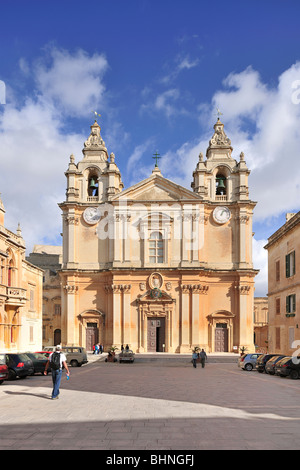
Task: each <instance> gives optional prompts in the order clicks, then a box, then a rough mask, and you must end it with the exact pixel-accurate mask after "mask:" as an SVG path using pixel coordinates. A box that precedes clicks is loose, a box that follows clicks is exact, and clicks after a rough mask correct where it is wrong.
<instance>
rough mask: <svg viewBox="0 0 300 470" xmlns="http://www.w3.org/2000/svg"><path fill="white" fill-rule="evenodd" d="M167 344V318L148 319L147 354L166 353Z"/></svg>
mask: <svg viewBox="0 0 300 470" xmlns="http://www.w3.org/2000/svg"><path fill="white" fill-rule="evenodd" d="M165 344H166V337H165V317H159V318H148V321H147V352H153V353H154V352H164V345H165Z"/></svg>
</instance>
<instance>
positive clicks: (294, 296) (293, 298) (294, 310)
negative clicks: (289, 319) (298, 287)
mask: <svg viewBox="0 0 300 470" xmlns="http://www.w3.org/2000/svg"><path fill="white" fill-rule="evenodd" d="M292 301H293V310H292V312H293V313H294V312H296V294H293V295H292Z"/></svg>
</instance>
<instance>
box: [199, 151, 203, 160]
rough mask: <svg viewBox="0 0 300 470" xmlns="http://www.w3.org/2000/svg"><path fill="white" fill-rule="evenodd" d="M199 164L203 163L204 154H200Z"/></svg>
mask: <svg viewBox="0 0 300 470" xmlns="http://www.w3.org/2000/svg"><path fill="white" fill-rule="evenodd" d="M199 162H203V153H202V152H200V153H199Z"/></svg>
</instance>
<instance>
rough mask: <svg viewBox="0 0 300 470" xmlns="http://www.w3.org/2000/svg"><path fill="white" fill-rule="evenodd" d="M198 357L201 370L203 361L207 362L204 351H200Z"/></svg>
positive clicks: (203, 364)
mask: <svg viewBox="0 0 300 470" xmlns="http://www.w3.org/2000/svg"><path fill="white" fill-rule="evenodd" d="M199 357H200V362H201V365H202V369H203V368H204V367H205V361H206V360H207V355H206V352H205V351H204V349H202V351H201V352H200V354H199Z"/></svg>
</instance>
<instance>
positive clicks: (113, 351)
mask: <svg viewBox="0 0 300 470" xmlns="http://www.w3.org/2000/svg"><path fill="white" fill-rule="evenodd" d="M116 351H118V348H117V346H111V347H110V348H109V350H108V356H107V358H106V359H105V362H117V359H116V357H115V355H116Z"/></svg>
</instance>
